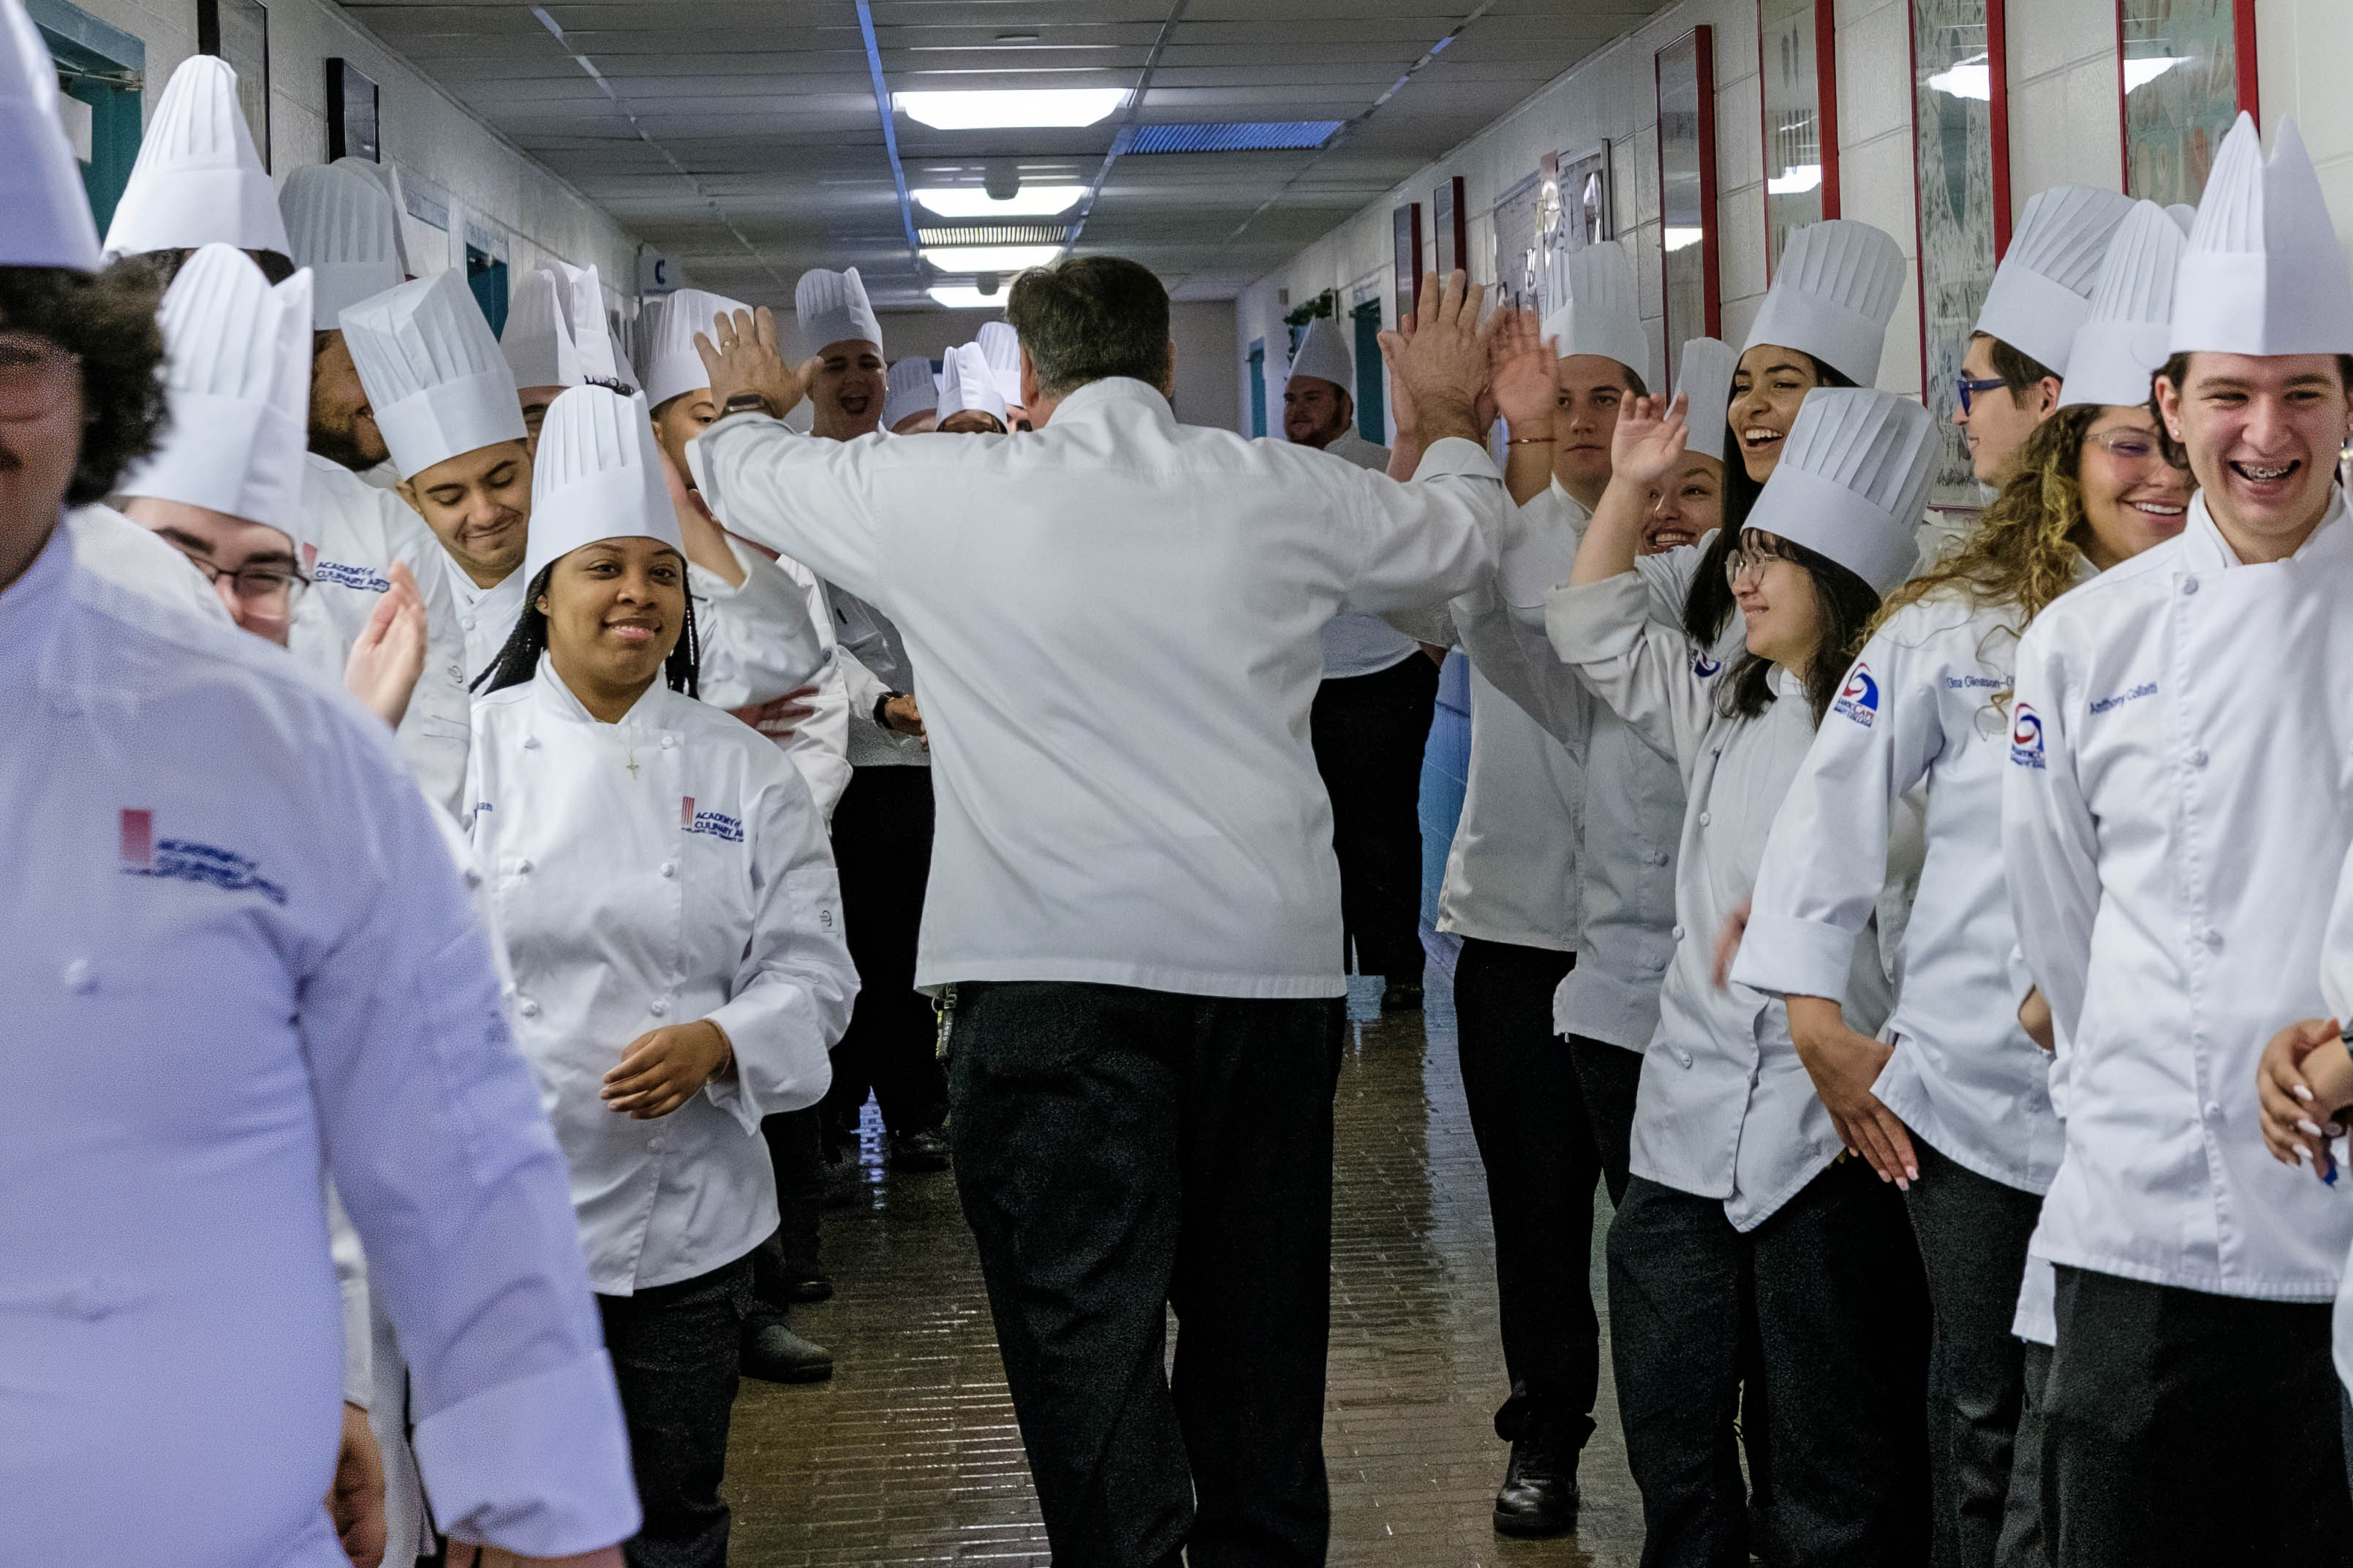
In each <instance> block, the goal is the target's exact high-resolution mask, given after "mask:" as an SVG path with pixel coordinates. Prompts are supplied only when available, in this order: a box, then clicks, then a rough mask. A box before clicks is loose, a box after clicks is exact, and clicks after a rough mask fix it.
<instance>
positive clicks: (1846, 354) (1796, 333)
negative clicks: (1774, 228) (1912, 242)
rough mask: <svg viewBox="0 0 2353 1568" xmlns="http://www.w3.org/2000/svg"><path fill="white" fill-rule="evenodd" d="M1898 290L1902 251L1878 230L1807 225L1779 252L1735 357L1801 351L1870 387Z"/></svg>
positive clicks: (1843, 222) (1849, 224) (1847, 223)
mask: <svg viewBox="0 0 2353 1568" xmlns="http://www.w3.org/2000/svg"><path fill="white" fill-rule="evenodd" d="M1903 293H1904V252H1903V250H1902V249H1901V248H1900V247H1897V245H1896V243H1895V241H1894V240H1893V239H1891V238H1889V237H1887V234H1886V232H1885V231H1884V230H1882V229H1877V228H1873V226H1871V225H1869V224H1867V223H1856V222H1854V221H1853V220H1852V219H1850V218H1827V219H1824V220H1823V221H1822V222H1820V223H1814V224H1808V225H1807V226H1805V227H1803V228H1801V229H1798V230H1796V231H1794V232H1792V233H1791V234H1790V236H1789V243H1788V245H1786V246H1784V247H1782V249H1781V266H1780V269H1779V270H1778V271H1777V272H1775V273H1774V274H1773V287H1772V288H1771V289H1767V291H1766V294H1765V302H1764V303H1763V304H1762V305H1759V306H1758V307H1757V321H1756V324H1755V325H1753V326H1752V327H1750V328H1749V329H1748V341H1747V342H1746V343H1743V344H1742V345H1741V352H1742V353H1746V352H1747V351H1748V350H1750V349H1753V348H1755V347H1756V346H1757V344H1759V343H1775V344H1778V345H1779V346H1780V347H1782V348H1786V349H1802V350H1803V351H1805V352H1806V353H1810V354H1811V355H1813V356H1814V358H1816V359H1818V360H1820V361H1821V362H1822V363H1824V364H1826V365H1829V366H1830V367H1831V369H1833V370H1835V371H1837V372H1838V373H1839V374H1841V375H1843V376H1845V377H1846V378H1847V379H1848V380H1849V381H1852V382H1853V383H1854V384H1856V385H1858V386H1869V385H1870V384H1872V383H1873V382H1874V381H1876V380H1878V379H1879V355H1880V351H1881V349H1882V348H1883V347H1884V346H1885V344H1886V340H1887V321H1888V318H1889V317H1891V316H1893V315H1894V314H1895V301H1896V300H1898V299H1899V298H1900V297H1902V295H1903Z"/></svg>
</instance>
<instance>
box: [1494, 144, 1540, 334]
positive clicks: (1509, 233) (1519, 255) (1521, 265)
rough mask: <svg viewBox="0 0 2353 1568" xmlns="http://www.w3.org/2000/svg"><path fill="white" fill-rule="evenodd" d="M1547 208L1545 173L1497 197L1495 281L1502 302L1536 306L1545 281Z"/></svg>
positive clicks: (1532, 176) (1521, 305)
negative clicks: (1541, 229) (1541, 235)
mask: <svg viewBox="0 0 2353 1568" xmlns="http://www.w3.org/2000/svg"><path fill="white" fill-rule="evenodd" d="M1543 207H1544V175H1543V174H1542V173H1541V172H1539V173H1537V174H1530V175H1529V176H1528V177H1527V178H1526V179H1525V180H1522V181H1521V182H1520V183H1519V184H1516V185H1514V186H1513V187H1512V188H1511V189H1510V190H1508V191H1505V192H1504V194H1503V195H1502V196H1501V197H1499V198H1498V199H1497V200H1496V203H1495V210H1494V213H1493V227H1494V233H1495V257H1494V263H1495V284H1496V287H1497V288H1498V289H1501V290H1502V294H1503V302H1504V303H1505V304H1508V305H1513V306H1516V307H1518V308H1519V309H1521V310H1535V308H1536V298H1537V293H1538V289H1539V286H1540V285H1541V283H1542V281H1543V271H1542V268H1543V264H1544V250H1543V247H1542V246H1541V244H1540V243H1539V240H1538V225H1539V223H1540V222H1541V217H1542V212H1543Z"/></svg>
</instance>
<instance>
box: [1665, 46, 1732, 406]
mask: <svg viewBox="0 0 2353 1568" xmlns="http://www.w3.org/2000/svg"><path fill="white" fill-rule="evenodd" d="M1686 44H1688V45H1690V46H1691V51H1692V77H1693V84H1694V87H1695V88H1696V89H1697V101H1696V104H1695V110H1696V112H1695V119H1696V121H1697V124H1696V126H1695V130H1696V132H1697V135H1696V138H1695V139H1696V141H1697V143H1698V153H1699V231H1700V237H1699V250H1700V317H1701V325H1700V330H1699V331H1696V332H1689V333H1686V334H1685V338H1686V339H1688V338H1691V337H1710V338H1713V337H1721V336H1722V335H1723V332H1724V300H1723V294H1724V286H1723V272H1722V264H1721V260H1720V258H1719V255H1718V252H1717V244H1718V239H1719V235H1718V229H1719V224H1718V221H1717V218H1718V215H1717V212H1716V193H1715V28H1714V27H1712V26H1708V25H1707V24H1705V23H1702V24H1701V25H1699V26H1695V27H1694V28H1693V29H1692V30H1691V31H1690V32H1688V33H1686V34H1684V35H1683V37H1680V38H1677V39H1675V40H1674V41H1673V42H1672V43H1670V44H1668V45H1667V46H1666V47H1663V48H1661V49H1659V50H1658V51H1657V52H1656V53H1654V54H1653V55H1652V56H1651V91H1652V94H1653V98H1652V101H1653V103H1654V105H1655V106H1656V107H1657V110H1658V116H1659V119H1658V132H1657V133H1658V138H1659V144H1658V154H1659V156H1658V168H1659V281H1660V287H1661V293H1662V299H1663V300H1664V301H1665V303H1666V322H1665V328H1666V351H1667V361H1666V363H1665V364H1664V366H1662V369H1663V371H1664V372H1665V373H1666V374H1672V373H1673V369H1674V364H1675V362H1676V359H1677V357H1678V356H1677V348H1678V345H1679V342H1680V341H1682V340H1678V338H1677V337H1676V335H1675V334H1676V331H1677V325H1678V323H1677V322H1676V321H1675V319H1674V307H1673V294H1674V289H1673V279H1672V273H1671V271H1670V270H1669V264H1668V260H1667V257H1668V254H1669V252H1668V248H1667V243H1666V236H1667V228H1668V224H1667V216H1668V213H1669V211H1670V208H1669V206H1668V203H1667V113H1666V93H1667V85H1668V84H1667V63H1666V62H1667V57H1668V56H1670V55H1672V54H1674V53H1676V52H1677V51H1679V50H1680V49H1682V48H1683V46H1684V45H1686ZM1684 324H1685V325H1688V323H1684Z"/></svg>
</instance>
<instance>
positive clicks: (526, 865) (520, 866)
mask: <svg viewBox="0 0 2353 1568" xmlns="http://www.w3.org/2000/svg"><path fill="white" fill-rule="evenodd" d="M531 867H532V862H531V858H530V857H529V856H525V857H523V858H522V859H520V860H518V861H516V862H515V869H516V870H518V871H521V872H522V874H523V875H524V876H526V877H528V876H530V875H531Z"/></svg>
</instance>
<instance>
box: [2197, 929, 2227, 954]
mask: <svg viewBox="0 0 2353 1568" xmlns="http://www.w3.org/2000/svg"><path fill="white" fill-rule="evenodd" d="M2198 940H2199V941H2200V942H2204V943H2205V944H2206V945H2207V946H2208V947H2210V948H2211V949H2213V950H2214V951H2215V952H2221V951H2222V933H2221V931H2216V930H2215V929H2214V928H2213V927H2212V926H2208V927H2207V928H2206V931H2205V934H2204V935H2202V936H2200V938H2199V939H2198Z"/></svg>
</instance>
